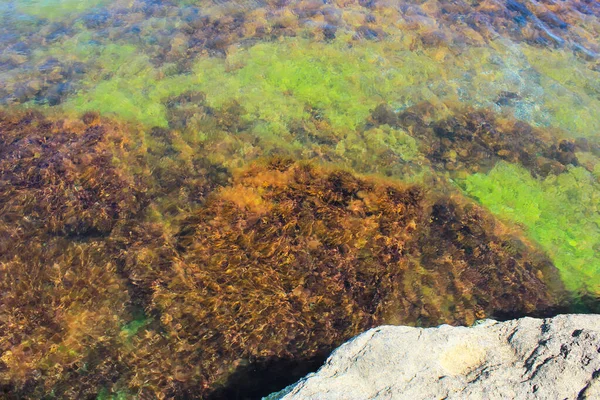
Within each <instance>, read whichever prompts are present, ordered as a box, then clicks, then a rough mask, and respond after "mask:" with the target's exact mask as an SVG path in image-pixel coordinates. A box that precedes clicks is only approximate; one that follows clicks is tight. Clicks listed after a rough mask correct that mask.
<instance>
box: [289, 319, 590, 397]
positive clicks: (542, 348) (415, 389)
mask: <svg viewBox="0 0 600 400" xmlns="http://www.w3.org/2000/svg"><path fill="white" fill-rule="evenodd" d="M599 352H600V315H560V316H557V317H554V318H551V319H533V318H522V319H519V320H513V321H507V322H496V321H493V320H484V321H482V322H480V323H479V324H477V325H475V326H473V327H471V328H465V327H452V326H448V325H442V326H440V327H437V328H428V329H423V328H412V327H403V326H398V327H392V326H382V327H378V328H374V329H371V330H369V331H367V332H365V333H363V334H361V335H359V336H357V337H356V338H354V339H352V340H350V341H349V342H347V343H345V344H344V345H342V346H341V347H339V348H338V349H337V350H336V351H335V352H334V353H333V354H332V355H331V357H330V358H329V359H328V360H327V362H326V363H325V365H324V366H323V367H322V368H321V369H320V370H319V371H318V372H316V373H314V374H311V375H308V376H307V377H306V378H304V379H302V380H301V381H300V382H298V383H297V384H296V385H295V386H294V387H293V388H292V389H291V391H290V392H289V393H288V394H287V395H285V396H284V397H283V399H286V400H292V399H303V400H307V399H346V400H347V399H466V398H468V399H598V398H600V353H599Z"/></svg>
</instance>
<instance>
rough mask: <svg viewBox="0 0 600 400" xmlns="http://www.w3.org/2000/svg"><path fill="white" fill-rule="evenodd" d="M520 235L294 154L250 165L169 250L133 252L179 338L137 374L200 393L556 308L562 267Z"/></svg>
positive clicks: (442, 199) (162, 341)
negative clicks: (375, 334) (363, 335)
mask: <svg viewBox="0 0 600 400" xmlns="http://www.w3.org/2000/svg"><path fill="white" fill-rule="evenodd" d="M515 235H516V234H510V235H509V234H508V233H506V232H504V231H503V228H502V227H501V226H496V225H494V223H493V219H492V218H491V217H490V216H488V215H487V213H486V212H484V211H483V210H482V209H481V208H479V207H477V206H475V205H473V204H471V203H469V202H467V201H466V200H464V199H462V200H461V199H453V198H450V197H447V196H440V195H436V194H434V193H432V192H430V191H427V190H425V189H424V188H422V187H419V186H405V185H401V184H397V183H393V182H389V181H387V182H386V181H378V180H376V179H367V178H360V177H357V176H355V175H352V174H350V173H348V172H346V171H341V170H329V169H326V168H323V167H317V166H311V165H304V164H297V163H293V162H291V161H286V160H281V159H278V160H273V161H271V162H270V163H268V164H266V165H260V164H257V165H254V166H251V167H249V168H247V169H246V170H244V171H242V172H240V173H239V174H238V175H237V176H236V177H235V179H234V182H233V184H232V185H231V186H229V187H225V188H223V189H221V190H220V191H218V192H216V193H215V194H213V196H211V197H210V198H209V199H208V200H207V202H206V203H205V204H204V205H203V207H201V208H199V209H198V210H197V211H196V212H195V213H194V214H193V215H192V216H190V217H189V218H187V219H186V220H185V222H184V223H183V224H182V226H181V228H180V230H179V233H178V234H177V235H176V238H175V239H176V240H175V241H171V242H169V240H165V239H164V237H163V238H162V239H160V240H158V241H162V242H163V246H165V247H164V250H162V251H163V253H162V255H161V253H160V252H157V251H156V250H148V249H147V250H144V249H143V248H144V246H143V245H142V246H140V247H138V249H137V250H135V247H136V246H135V245H134V246H132V247H130V248H129V251H130V252H137V255H134V256H133V257H130V258H129V259H128V263H127V267H126V269H127V270H128V271H129V274H130V276H134V277H135V279H134V283H135V285H136V286H137V287H138V288H139V289H138V290H140V292H143V293H145V294H146V295H147V296H148V297H147V299H148V312H149V313H150V314H152V315H156V316H157V318H159V319H160V322H161V325H162V327H163V329H164V330H165V332H166V334H165V335H164V336H160V335H158V336H157V335H156V334H153V333H149V334H148V335H147V337H149V338H153V339H152V340H149V342H151V343H154V346H156V349H157V350H156V351H152V350H148V349H146V350H145V351H144V354H146V355H147V357H144V358H140V359H137V360H136V361H135V364H136V365H137V367H136V366H133V367H132V368H141V369H142V370H143V372H146V373H147V372H149V371H154V374H153V375H152V374H149V375H145V378H144V379H143V381H144V382H146V387H145V388H146V390H152V391H154V392H155V393H157V394H160V395H161V396H167V397H168V396H182V395H183V394H186V395H190V394H192V395H196V396H198V395H204V394H210V393H215V392H214V390H215V389H217V388H219V387H220V386H222V385H226V384H227V379H228V378H230V379H231V377H232V376H233V375H235V374H236V373H237V372H239V370H240V369H244V368H250V369H252V368H251V367H252V366H253V365H254V366H256V365H259V364H262V363H268V361H269V360H290V359H291V360H296V361H297V362H300V361H301V360H308V359H311V358H313V357H316V356H319V355H323V354H326V353H327V352H328V351H330V350H331V349H332V348H333V347H334V346H336V345H339V344H340V343H341V342H343V341H344V340H347V339H348V338H350V337H352V336H353V335H355V334H357V333H359V332H361V331H363V330H365V329H368V328H370V327H373V326H375V325H379V324H382V323H403V324H419V325H435V324H439V323H442V322H447V323H453V324H459V323H472V322H473V321H474V319H475V318H483V317H485V316H489V315H502V314H508V313H515V314H524V313H533V312H543V311H544V310H548V309H550V308H552V307H555V306H556V305H557V304H558V301H559V300H558V297H557V296H558V294H559V292H560V283H557V282H558V281H557V280H556V278H557V276H556V271H555V269H554V267H553V266H552V265H551V263H550V262H549V261H548V260H547V259H546V258H545V257H544V256H543V255H541V254H540V253H539V252H537V251H536V250H535V249H533V248H532V247H531V246H529V245H528V244H526V243H525V242H523V241H521V240H520V239H519V238H518V237H517V236H515ZM158 236H159V235H158ZM144 241H146V242H147V243H151V242H152V240H149V239H137V242H138V243H143V242H144ZM140 255H141V257H140ZM162 257H167V258H170V260H171V264H170V265H169V264H168V262H167V263H165V262H164V261H162V262H160V259H161V258H162ZM150 265H158V266H159V268H156V269H153V268H150V267H149V266H150ZM146 345H148V343H146ZM167 349H168V350H167ZM167 354H168V356H167ZM156 357H159V358H162V357H168V360H166V361H164V362H162V361H158V360H157V358H156ZM142 365H145V366H144V367H142ZM149 365H150V366H152V367H148V366H149ZM184 366H185V367H184ZM158 371H160V372H158ZM232 374H233V375H232ZM137 376H138V378H139V377H140V376H141V375H139V374H137ZM166 376H169V377H175V378H174V379H165V377H166ZM262 383H263V384H264V382H262Z"/></svg>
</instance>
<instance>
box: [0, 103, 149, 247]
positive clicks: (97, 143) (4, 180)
mask: <svg viewBox="0 0 600 400" xmlns="http://www.w3.org/2000/svg"><path fill="white" fill-rule="evenodd" d="M130 145H131V143H130V139H128V138H127V137H126V136H124V135H123V133H122V131H121V130H119V129H118V128H117V127H113V126H111V125H108V124H103V123H101V122H100V120H99V118H98V117H97V116H95V115H93V114H88V115H86V116H85V117H84V119H83V122H77V121H76V122H73V121H65V120H58V121H53V120H50V119H47V118H45V117H43V116H41V115H39V114H35V113H28V114H25V115H18V114H6V113H2V114H0V222H1V223H2V224H5V225H6V226H7V227H10V229H11V230H12V231H14V232H13V233H15V234H17V233H16V230H17V229H21V230H26V231H29V232H35V231H45V232H47V233H52V234H60V235H95V234H107V233H110V231H111V229H112V228H113V226H114V225H115V223H116V221H118V220H119V219H123V218H126V217H127V216H130V215H133V214H135V213H137V212H138V211H139V210H140V209H141V208H142V205H143V203H144V195H145V189H144V187H145V185H144V184H143V183H142V182H141V181H140V178H139V177H140V176H143V174H138V175H137V178H136V177H135V176H134V175H132V174H131V173H129V172H128V169H130V168H131V166H128V167H127V168H117V167H116V162H115V158H116V157H117V156H119V155H120V154H125V151H126V149H127V148H128V147H129V146H130ZM122 161H125V160H122ZM13 225H14V226H13Z"/></svg>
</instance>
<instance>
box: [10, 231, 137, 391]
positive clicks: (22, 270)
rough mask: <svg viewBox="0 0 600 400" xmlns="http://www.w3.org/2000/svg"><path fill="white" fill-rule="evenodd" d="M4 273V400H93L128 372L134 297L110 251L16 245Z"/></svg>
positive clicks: (91, 246)
mask: <svg viewBox="0 0 600 400" xmlns="http://www.w3.org/2000/svg"><path fill="white" fill-rule="evenodd" d="M0 274H2V279H1V280H0V394H1V395H2V396H3V398H46V397H47V396H52V397H57V398H65V399H81V398H89V397H91V396H94V395H95V394H96V393H97V391H98V388H99V387H101V386H103V385H108V384H111V383H112V381H113V380H115V379H116V378H117V377H119V376H120V375H121V374H122V373H123V372H124V371H123V370H122V366H123V365H122V363H121V362H120V361H119V357H118V348H119V341H120V339H119V332H120V327H121V325H122V324H123V323H124V321H125V320H126V319H127V318H128V315H127V312H126V305H127V302H128V293H127V288H126V281H125V280H124V279H123V278H122V277H121V276H120V275H119V274H118V273H117V267H116V264H115V262H114V260H113V259H112V254H111V253H110V252H109V251H108V249H107V247H106V246H105V244H103V243H102V242H101V241H95V240H93V241H89V242H87V243H73V242H70V241H68V240H67V239H63V238H50V237H44V238H43V239H34V238H29V239H28V240H27V242H26V243H25V242H22V241H21V242H19V241H12V243H11V249H10V251H4V252H3V254H2V256H1V259H0Z"/></svg>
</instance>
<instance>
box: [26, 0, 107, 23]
mask: <svg viewBox="0 0 600 400" xmlns="http://www.w3.org/2000/svg"><path fill="white" fill-rule="evenodd" d="M108 2H109V0H86V1H81V0H19V1H16V2H15V5H16V9H17V11H19V12H20V13H23V14H27V15H32V16H35V17H38V18H44V19H47V20H50V21H56V20H60V19H64V18H67V17H69V16H73V15H77V14H79V13H82V12H84V11H86V10H89V9H91V8H94V7H98V6H101V5H104V4H106V3H108Z"/></svg>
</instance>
